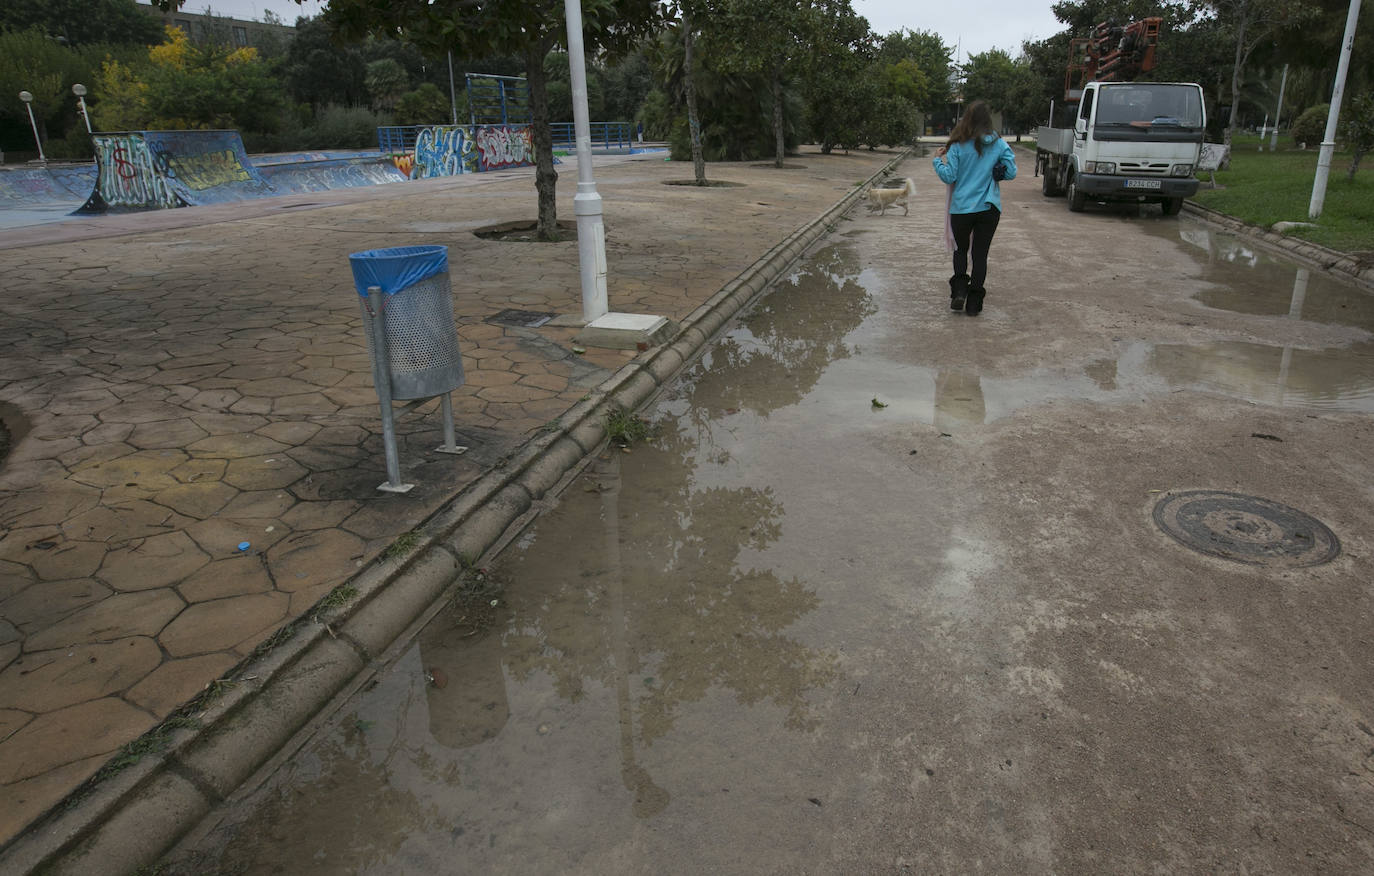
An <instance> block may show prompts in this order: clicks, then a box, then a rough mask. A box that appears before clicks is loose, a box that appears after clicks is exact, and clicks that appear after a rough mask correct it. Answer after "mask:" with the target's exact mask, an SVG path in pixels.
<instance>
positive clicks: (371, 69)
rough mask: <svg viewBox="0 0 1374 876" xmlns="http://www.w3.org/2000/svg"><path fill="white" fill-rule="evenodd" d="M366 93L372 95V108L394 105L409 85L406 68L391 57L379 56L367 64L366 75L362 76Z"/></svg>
mask: <svg viewBox="0 0 1374 876" xmlns="http://www.w3.org/2000/svg"><path fill="white" fill-rule="evenodd" d="M363 82H364V83H365V84H366V85H367V93H368V94H369V95H371V97H372V106H373V108H374V109H383V110H390V109H391V108H392V107H394V106H396V99H397V98H399V97H400V96H401V93H402V92H404V91H405V90H406V87H407V86H409V85H410V77H408V76H406V70H405V68H404V67H402V66H401V65H400V64H399V63H397V62H396V61H395V60H394V59H392V58H381V59H379V60H376V61H373V62H371V63H370V64H368V65H367V75H366V76H364V77H363Z"/></svg>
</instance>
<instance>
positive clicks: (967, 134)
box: [945, 100, 997, 155]
mask: <svg viewBox="0 0 1374 876" xmlns="http://www.w3.org/2000/svg"><path fill="white" fill-rule="evenodd" d="M985 134H993V135H996V134H997V132H996V131H994V130H993V129H992V112H991V111H990V110H989V109H988V105H987V104H985V103H983V102H982V101H981V100H975V101H974V102H973V103H971V104H969V105H968V109H966V110H964V115H963V116H962V117H960V119H959V122H958V124H956V125H955V126H954V130H952V131H950V132H949V140H948V141H946V142H945V148H946V149H948V148H949V147H950V146H953V145H954V144H955V143H967V142H968V141H970V140H972V141H973V148H974V149H977V150H978V154H979V155H982V154H983V136H984V135H985Z"/></svg>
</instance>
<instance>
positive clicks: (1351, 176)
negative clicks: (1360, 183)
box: [1345, 149, 1364, 182]
mask: <svg viewBox="0 0 1374 876" xmlns="http://www.w3.org/2000/svg"><path fill="white" fill-rule="evenodd" d="M1363 157H1364V150H1363V149H1356V150H1355V154H1354V155H1352V156H1350V173H1348V174H1346V177H1345V178H1346V179H1348V180H1350V181H1351V182H1354V181H1355V171H1357V170H1359V169H1360V159H1361V158H1363Z"/></svg>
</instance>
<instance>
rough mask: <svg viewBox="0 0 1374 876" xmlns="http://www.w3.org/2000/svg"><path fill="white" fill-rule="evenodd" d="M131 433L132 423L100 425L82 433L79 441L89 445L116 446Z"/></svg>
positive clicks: (132, 429)
mask: <svg viewBox="0 0 1374 876" xmlns="http://www.w3.org/2000/svg"><path fill="white" fill-rule="evenodd" d="M133 431H134V424H133V423H102V424H100V425H99V426H96V427H95V428H94V429H88V430H87V431H85V432H83V433H82V435H81V441H82V443H84V444H90V445H100V444H118V443H120V442H122V441H123V440H124V439H125V438H128V437H129V435H130V434H132V433H133Z"/></svg>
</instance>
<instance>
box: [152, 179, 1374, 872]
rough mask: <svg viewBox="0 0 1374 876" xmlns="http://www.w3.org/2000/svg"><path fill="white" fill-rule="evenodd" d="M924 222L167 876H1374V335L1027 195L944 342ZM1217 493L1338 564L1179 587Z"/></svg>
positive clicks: (1112, 216) (728, 339) (210, 832)
mask: <svg viewBox="0 0 1374 876" xmlns="http://www.w3.org/2000/svg"><path fill="white" fill-rule="evenodd" d="M921 173H924V167H923V166H921V163H913V164H911V165H908V166H907V167H905V168H903V169H902V171H901V174H902V175H912V176H917V175H918V174H921ZM1026 176H1027V177H1028V178H1029V174H1026ZM918 181H919V182H920V183H921V188H922V191H921V192H920V193H919V194H918V196H916V197H915V198H913V204H912V210H911V215H910V216H909V217H902V216H900V215H892V214H889V215H887V216H881V217H880V216H876V215H868V214H865V213H862V212H859V213H856V214H854V215H853V216H852V217H851V220H850V221H846V222H844V223H842V225H841V228H840V229H839V230H838V232H837V233H836V234H835V235H834V236H832V238H830V239H829V240H828V241H827V242H826V243H825V245H824V246H822V247H820V248H818V249H817V250H816V251H815V252H813V253H812V254H811V255H810V257H809V258H808V259H807V260H806V262H805V263H804V264H802V265H800V266H799V267H798V269H797V271H796V273H795V274H794V276H792V277H791V278H790V279H789V280H788V281H787V282H784V283H780V284H779V285H778V286H777V287H775V288H774V289H773V290H772V291H771V292H770V293H769V294H768V296H767V297H766V298H764V299H762V300H761V301H759V302H758V303H757V305H756V306H755V307H754V308H753V309H752V311H751V312H749V313H748V314H746V315H744V316H743V317H742V319H741V321H740V323H739V324H738V325H737V326H735V327H734V328H732V329H731V330H729V331H727V332H726V333H725V334H724V335H723V336H722V337H721V338H720V339H719V340H718V342H717V343H716V344H715V345H714V346H713V347H712V348H711V349H710V351H709V353H708V354H707V355H706V356H705V357H704V358H703V359H702V360H701V361H700V362H698V363H697V364H695V365H694V366H692V367H691V368H689V369H688V371H687V372H686V373H685V374H684V375H683V377H682V379H681V380H680V381H679V382H678V384H677V385H676V386H675V387H674V388H673V389H672V390H671V391H670V392H668V393H666V394H665V395H664V396H663V397H662V398H661V399H659V400H658V401H657V402H656V403H655V404H654V405H653V406H651V408H650V410H649V412H648V414H647V416H648V417H649V419H650V420H651V421H652V422H653V423H654V424H655V427H656V434H655V437H653V438H652V439H651V440H650V441H649V442H647V443H645V444H640V445H637V446H635V447H634V448H633V449H632V450H631V452H629V453H622V452H618V451H610V452H607V453H606V454H604V455H603V457H602V458H600V459H598V460H596V461H595V462H594V464H593V465H592V467H591V468H589V469H588V471H587V472H586V474H585V475H584V476H583V477H582V478H581V479H580V480H578V481H577V482H575V483H574V484H573V485H572V486H571V487H570V488H569V489H568V490H567V491H566V492H565V493H564V495H563V496H562V497H561V499H560V500H559V501H558V502H557V503H556V507H554V508H553V509H552V510H550V511H549V512H548V513H547V514H546V515H545V516H544V517H543V518H541V519H540V520H539V521H538V522H537V523H536V524H535V525H534V526H533V527H532V528H531V529H529V530H527V531H526V532H525V533H524V534H523V535H522V536H521V537H520V538H519V539H518V540H517V541H516V542H515V543H514V544H513V545H512V546H511V547H510V548H508V549H507V550H506V552H505V553H504V554H503V555H502V556H501V557H500V558H499V559H498V561H497V563H496V564H495V565H494V566H493V568H492V569H491V577H492V582H491V583H490V585H489V589H488V590H486V591H483V592H482V593H479V594H475V595H474V598H472V599H469V600H467V601H466V602H465V603H464V604H462V605H460V606H454V607H452V608H451V609H448V610H445V611H444V612H442V613H441V614H440V615H439V616H438V617H437V618H436V619H435V621H434V622H433V623H432V624H431V625H430V626H429V627H428V628H427V629H426V630H425V631H424V632H423V633H422V634H421V635H420V636H419V638H418V640H417V641H416V642H415V643H414V645H413V646H412V647H410V648H409V649H408V650H406V651H405V653H404V655H403V656H401V657H400V658H399V660H397V661H396V663H395V664H394V665H393V666H391V667H390V668H389V669H388V670H387V671H386V672H384V673H383V674H381V675H380V677H379V678H378V680H377V681H376V683H375V685H373V686H372V687H371V688H370V689H369V690H367V691H365V692H364V693H362V694H360V695H358V696H357V697H355V698H354V699H353V700H351V701H350V702H349V703H348V704H347V705H345V706H344V707H343V708H342V709H341V710H340V711H339V712H338V713H337V714H335V715H334V716H332V717H331V718H330V719H329V720H327V721H324V722H322V723H321V725H320V726H319V728H318V729H317V733H316V735H315V736H314V738H313V739H312V740H311V741H310V742H309V743H308V744H307V745H306V746H305V747H304V748H303V749H302V750H301V751H300V752H299V753H298V754H296V755H295V756H294V757H292V758H291V759H290V760H289V761H288V762H286V763H285V764H284V765H283V766H281V768H280V769H278V770H277V771H276V772H275V773H274V774H273V775H271V776H270V777H268V778H266V779H265V781H263V782H262V784H261V785H260V787H258V788H257V789H256V790H254V791H252V792H251V793H248V794H246V795H244V796H243V797H242V798H241V799H238V800H236V801H235V802H233V803H232V805H230V806H228V807H226V809H225V811H223V812H221V813H220V814H219V815H218V816H217V818H216V820H215V821H214V822H213V823H207V824H206V825H205V826H204V828H203V829H202V830H201V831H200V832H199V833H198V834H197V835H196V836H194V837H193V838H192V839H191V840H190V841H188V842H187V843H185V844H183V847H181V848H180V849H178V850H177V852H176V853H174V854H173V855H172V856H171V857H170V858H169V861H168V864H169V869H168V872H172V873H222V874H240V873H292V874H312V873H321V874H323V873H360V874H374V873H375V874H383V873H385V874H392V873H417V874H419V873H424V874H429V873H460V872H462V873H588V874H591V873H596V874H604V873H700V872H712V873H749V874H755V873H789V874H795V873H977V872H987V873H1204V872H1205V873H1309V872H1338V873H1358V872H1370V871H1371V869H1374V793H1371V791H1374V691H1371V687H1370V685H1369V683H1368V670H1369V666H1370V664H1371V658H1374V641H1372V640H1374V633H1371V626H1370V620H1371V614H1370V612H1371V599H1370V583H1369V582H1370V581H1371V580H1374V574H1371V568H1370V561H1369V555H1370V542H1369V537H1368V535H1367V534H1368V532H1369V531H1370V525H1371V522H1374V521H1372V520H1371V518H1374V514H1372V513H1371V507H1370V499H1371V497H1372V496H1371V488H1370V486H1369V484H1370V477H1369V472H1370V467H1369V461H1368V460H1369V452H1370V445H1371V444H1374V423H1371V421H1370V419H1369V416H1368V414H1369V412H1370V410H1371V407H1372V406H1374V394H1372V392H1374V343H1372V342H1371V334H1370V330H1371V329H1374V302H1371V299H1370V297H1369V296H1368V295H1367V294H1365V293H1362V292H1359V291H1357V290H1354V289H1352V288H1350V287H1347V286H1344V285H1341V284H1339V283H1336V282H1334V281H1332V280H1330V279H1327V278H1326V277H1324V276H1323V275H1321V274H1320V272H1318V271H1315V270H1307V269H1303V268H1299V267H1298V266H1296V265H1293V264H1290V263H1286V262H1283V261H1281V260H1279V259H1276V258H1274V257H1272V256H1269V255H1267V254H1264V253H1261V252H1259V251H1256V250H1254V249H1252V248H1249V247H1248V246H1247V245H1246V244H1245V242H1244V241H1241V240H1237V239H1235V238H1230V237H1226V236H1224V235H1220V234H1217V233H1214V232H1211V231H1209V230H1208V229H1207V228H1206V227H1204V226H1202V225H1199V224H1196V223H1193V222H1190V221H1188V220H1182V221H1180V220H1175V219H1163V218H1161V217H1160V216H1159V213H1158V211H1157V209H1154V208H1151V209H1147V210H1145V211H1142V212H1141V213H1140V214H1138V215H1137V214H1135V213H1134V212H1120V211H1117V212H1107V213H1103V212H1098V213H1093V214H1089V215H1071V214H1069V213H1068V212H1067V210H1065V208H1064V205H1063V203H1062V201H1047V200H1043V199H1042V198H1041V197H1040V195H1039V194H1038V192H1035V191H1033V182H1034V181H1033V180H1032V181H1030V182H1026V181H1024V180H1023V181H1018V183H1016V184H1012V185H1009V186H1007V187H1006V189H1005V194H1004V198H1005V200H1006V214H1005V216H1004V219H1003V222H1002V225H1001V227H1000V229H999V231H998V235H997V239H996V241H995V243H994V246H993V269H992V271H991V275H990V278H989V283H988V288H989V296H988V300H987V304H986V310H985V311H984V313H983V315H982V316H980V317H978V318H976V319H974V318H969V317H965V316H963V315H961V314H953V313H951V312H950V311H949V309H948V306H947V287H946V285H945V278H946V277H947V275H948V268H947V265H946V256H945V254H944V252H943V250H942V249H941V248H940V246H939V243H938V241H939V230H940V221H941V220H940V215H939V209H940V205H941V203H942V193H941V192H939V191H937V190H936V187H935V186H933V185H931V184H927V183H926V182H925V181H924V179H921V180H918ZM1186 490H1216V491H1229V492H1234V493H1242V494H1247V495H1254V496H1259V497H1263V498H1265V499H1268V500H1272V501H1274V502H1280V503H1283V504H1285V505H1288V506H1292V507H1294V508H1296V509H1300V510H1301V511H1304V512H1306V513H1308V514H1310V515H1312V516H1313V517H1315V518H1317V519H1318V520H1320V521H1322V522H1323V523H1325V524H1326V525H1327V526H1329V527H1330V528H1331V530H1332V532H1333V533H1334V534H1335V535H1336V536H1337V537H1338V538H1339V540H1340V542H1341V553H1340V555H1339V556H1338V557H1336V558H1335V559H1334V560H1332V561H1331V562H1328V563H1325V564H1322V565H1313V566H1304V565H1302V562H1304V555H1303V552H1302V548H1301V545H1300V546H1299V548H1298V549H1296V550H1295V551H1294V552H1293V555H1292V556H1290V557H1289V558H1288V560H1289V561H1288V562H1282V563H1280V562H1274V563H1261V564H1253V563H1241V562H1234V561H1229V560H1224V559H1219V558H1216V557H1213V556H1208V555H1205V554H1203V553H1199V552H1196V551H1192V550H1189V549H1188V548H1186V547H1184V546H1182V545H1181V544H1179V543H1177V542H1176V541H1174V540H1173V539H1171V538H1170V537H1169V536H1168V535H1166V534H1164V533H1163V532H1161V531H1160V529H1159V527H1158V526H1157V525H1156V524H1155V522H1154V520H1153V519H1152V512H1153V509H1154V508H1155V506H1156V505H1157V504H1158V503H1159V502H1160V501H1161V500H1162V499H1164V498H1166V497H1169V496H1173V495H1177V494H1178V493H1179V492H1181V491H1186ZM1204 522H1206V521H1204ZM1232 524H1234V525H1232ZM1211 525H1213V526H1214V527H1215V528H1216V529H1217V530H1218V531H1222V530H1225V534H1227V535H1228V536H1230V537H1233V538H1235V539H1239V540H1240V541H1241V542H1245V541H1246V539H1247V538H1248V539H1249V541H1250V543H1251V546H1255V545H1258V544H1259V543H1260V542H1261V541H1263V539H1264V538H1265V537H1266V536H1265V532H1264V526H1263V524H1261V525H1260V526H1258V527H1257V526H1255V525H1252V522H1250V521H1241V522H1240V523H1235V521H1231V523H1228V522H1227V521H1225V520H1219V521H1212V522H1211ZM1227 526H1230V527H1231V528H1230V529H1227ZM1301 535H1302V534H1301V533H1299V536H1301ZM1244 546H1245V545H1244V544H1242V547H1244ZM1259 546H1260V547H1263V545H1259ZM488 597H490V598H488Z"/></svg>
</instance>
